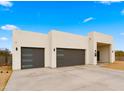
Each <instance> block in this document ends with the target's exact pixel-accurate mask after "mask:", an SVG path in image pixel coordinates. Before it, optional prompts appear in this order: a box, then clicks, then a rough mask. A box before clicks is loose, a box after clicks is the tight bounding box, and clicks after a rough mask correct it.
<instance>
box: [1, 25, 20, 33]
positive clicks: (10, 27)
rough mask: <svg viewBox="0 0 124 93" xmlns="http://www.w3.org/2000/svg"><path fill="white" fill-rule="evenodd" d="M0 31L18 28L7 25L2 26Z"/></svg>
mask: <svg viewBox="0 0 124 93" xmlns="http://www.w3.org/2000/svg"><path fill="white" fill-rule="evenodd" d="M1 29H2V30H10V31H11V30H18V29H19V28H18V27H17V26H15V25H9V24H7V25H4V26H1Z"/></svg>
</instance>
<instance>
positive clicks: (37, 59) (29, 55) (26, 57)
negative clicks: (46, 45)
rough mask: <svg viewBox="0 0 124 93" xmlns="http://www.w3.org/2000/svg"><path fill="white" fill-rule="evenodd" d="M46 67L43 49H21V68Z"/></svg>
mask: <svg viewBox="0 0 124 93" xmlns="http://www.w3.org/2000/svg"><path fill="white" fill-rule="evenodd" d="M38 67H44V49H42V48H27V47H26V48H25V47H22V48H21V68H22V69H27V68H38Z"/></svg>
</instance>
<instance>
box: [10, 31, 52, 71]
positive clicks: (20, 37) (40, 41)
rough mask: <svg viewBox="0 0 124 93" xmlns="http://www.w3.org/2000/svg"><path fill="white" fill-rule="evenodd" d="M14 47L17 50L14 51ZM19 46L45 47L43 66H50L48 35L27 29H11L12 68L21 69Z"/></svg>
mask: <svg viewBox="0 0 124 93" xmlns="http://www.w3.org/2000/svg"><path fill="white" fill-rule="evenodd" d="M16 47H17V48H18V51H16ZM21 47H38V48H44V49H45V67H47V66H50V62H49V59H48V58H49V42H48V35H45V34H39V33H34V32H28V31H19V30H18V31H13V64H12V65H13V69H14V70H17V69H21Z"/></svg>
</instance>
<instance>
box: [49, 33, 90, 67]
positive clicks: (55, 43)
mask: <svg viewBox="0 0 124 93" xmlns="http://www.w3.org/2000/svg"><path fill="white" fill-rule="evenodd" d="M49 37H50V40H51V53H50V54H51V55H50V56H51V67H52V68H55V67H56V48H73V49H85V59H86V61H85V62H86V64H87V63H88V62H89V57H88V56H89V55H88V38H87V37H83V36H79V35H74V34H70V33H65V32H59V31H51V32H49ZM54 50H55V51H54Z"/></svg>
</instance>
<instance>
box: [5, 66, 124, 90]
mask: <svg viewBox="0 0 124 93" xmlns="http://www.w3.org/2000/svg"><path fill="white" fill-rule="evenodd" d="M5 90H72V91H73V90H75V91H79V90H89V91H90V90H124V71H117V70H111V69H106V68H102V67H100V66H93V65H92V66H72V67H62V68H56V69H50V68H39V69H28V70H20V71H14V72H13V74H12V76H11V78H10V80H9V82H8V84H7V86H6V88H5Z"/></svg>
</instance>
